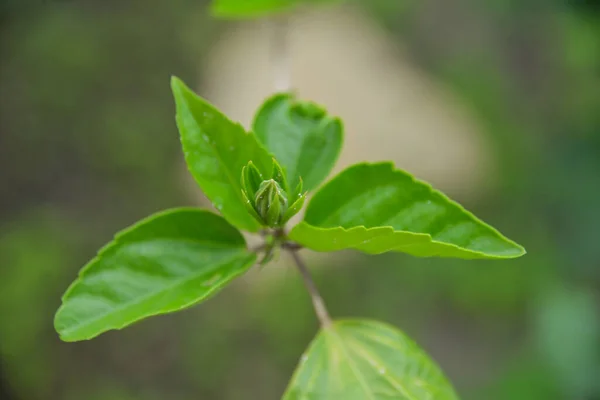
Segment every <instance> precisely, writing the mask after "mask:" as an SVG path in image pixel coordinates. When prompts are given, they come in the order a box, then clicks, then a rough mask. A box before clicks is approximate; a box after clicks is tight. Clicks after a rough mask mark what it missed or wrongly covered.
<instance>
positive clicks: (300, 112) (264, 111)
mask: <svg viewBox="0 0 600 400" xmlns="http://www.w3.org/2000/svg"><path fill="white" fill-rule="evenodd" d="M254 132H255V134H256V137H257V138H258V140H260V142H261V143H262V144H263V145H264V146H265V147H266V148H267V149H268V150H269V151H270V152H271V153H273V154H274V155H275V157H276V158H277V161H279V163H280V164H281V166H282V167H283V168H284V169H285V171H286V174H287V182H288V185H289V187H291V188H293V187H295V186H296V185H298V182H299V180H300V177H302V180H303V181H304V190H306V191H310V190H312V189H314V188H315V187H317V186H318V185H319V184H320V183H321V182H322V181H323V180H324V179H325V178H326V177H327V175H329V173H330V172H331V169H332V168H333V165H334V164H335V161H336V160H337V158H338V155H339V153H340V148H341V146H342V139H343V128H342V123H341V121H340V120H339V119H338V118H332V117H330V116H328V115H327V114H326V112H325V110H324V109H323V108H321V107H319V106H318V105H316V104H313V103H309V102H300V101H297V100H296V99H295V98H294V97H293V96H292V95H290V94H277V95H275V96H273V97H271V98H270V99H268V100H267V101H266V102H265V104H264V105H263V106H262V108H261V109H260V110H259V112H258V114H257V115H256V118H255V120H254Z"/></svg>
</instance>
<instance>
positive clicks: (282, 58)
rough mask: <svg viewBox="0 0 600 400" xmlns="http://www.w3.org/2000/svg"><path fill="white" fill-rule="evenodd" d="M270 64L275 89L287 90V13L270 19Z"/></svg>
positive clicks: (288, 61) (288, 88)
mask: <svg viewBox="0 0 600 400" xmlns="http://www.w3.org/2000/svg"><path fill="white" fill-rule="evenodd" d="M270 22H271V25H272V26H271V29H270V30H271V65H272V68H273V77H274V82H275V90H276V91H278V92H284V91H288V90H290V88H291V70H290V68H291V66H290V53H289V45H288V35H289V25H290V17H289V15H286V14H282V15H278V16H276V17H274V18H273V19H272V20H271V21H270Z"/></svg>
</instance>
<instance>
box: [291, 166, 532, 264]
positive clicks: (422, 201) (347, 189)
mask: <svg viewBox="0 0 600 400" xmlns="http://www.w3.org/2000/svg"><path fill="white" fill-rule="evenodd" d="M290 238H291V239H292V240H295V241H297V242H298V243H300V244H301V245H303V246H305V247H308V248H311V249H313V250H316V251H337V250H342V249H348V248H352V249H358V250H361V251H364V252H366V253H370V254H378V253H384V252H387V251H401V252H404V253H408V254H412V255H414V256H419V257H456V258H466V259H469V258H496V259H500V258H514V257H519V256H522V255H523V254H525V249H523V248H522V247H521V246H519V245H518V244H516V243H515V242H513V241H511V240H509V239H507V238H505V237H504V236H502V235H501V234H500V233H499V232H498V231H497V230H495V229H494V228H492V227H491V226H489V225H486V224H485V223H483V222H482V221H480V220H479V219H477V218H476V217H475V216H473V214H471V213H469V212H468V211H466V210H465V209H464V208H462V207H461V206H460V205H459V204H458V203H455V202H453V201H452V200H450V199H448V198H447V197H446V196H445V195H443V194H442V193H440V192H438V191H436V190H434V189H432V188H431V186H429V185H428V184H427V183H424V182H421V181H418V180H416V179H414V178H413V177H412V176H411V175H409V174H408V173H406V172H403V171H400V170H397V169H394V166H393V164H391V163H377V164H368V163H365V164H357V165H354V166H352V167H350V168H348V169H346V170H345V171H343V172H342V173H340V174H339V175H338V176H337V177H335V178H334V179H332V180H331V181H330V182H329V183H327V184H326V185H325V186H324V187H323V188H322V189H321V190H319V192H318V193H316V194H315V196H314V198H313V199H312V200H311V202H310V203H309V205H308V207H307V210H306V215H305V221H303V222H302V223H300V224H299V225H297V226H296V227H294V229H292V231H291V232H290Z"/></svg>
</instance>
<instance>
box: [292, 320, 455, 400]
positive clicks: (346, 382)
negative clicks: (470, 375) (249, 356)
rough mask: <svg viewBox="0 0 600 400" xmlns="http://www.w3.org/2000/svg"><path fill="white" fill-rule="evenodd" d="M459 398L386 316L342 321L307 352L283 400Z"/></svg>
mask: <svg viewBox="0 0 600 400" xmlns="http://www.w3.org/2000/svg"><path fill="white" fill-rule="evenodd" d="M300 399H311V400H329V399H344V400H365V399H368V400H389V399H397V400H433V399H435V400H458V396H457V395H456V393H455V392H454V389H453V388H452V386H451V385H450V383H449V382H448V380H447V379H446V378H445V377H444V375H443V373H442V371H441V370H440V369H439V367H438V366H437V365H436V364H435V362H433V361H432V360H431V359H429V357H427V355H426V354H425V353H424V352H423V351H422V350H421V349H420V348H419V347H418V346H417V345H416V344H415V343H414V342H413V341H412V340H411V339H409V338H408V337H407V336H406V335H404V334H403V333H402V332H400V331H399V330H397V329H395V328H393V327H392V326H389V325H387V324H383V323H381V322H375V321H366V320H345V321H337V322H335V323H334V324H333V326H331V327H329V328H325V329H322V330H321V331H320V332H319V334H318V335H317V337H316V338H315V339H314V340H313V342H312V343H311V344H310V346H309V348H308V350H307V352H306V353H305V354H304V355H303V356H302V358H301V360H300V365H299V366H298V368H297V370H296V372H295V373H294V376H293V377H292V380H291V382H290V384H289V386H288V388H287V390H286V392H285V394H284V396H283V400H300Z"/></svg>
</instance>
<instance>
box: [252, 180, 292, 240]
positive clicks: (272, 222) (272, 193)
mask: <svg viewBox="0 0 600 400" xmlns="http://www.w3.org/2000/svg"><path fill="white" fill-rule="evenodd" d="M254 204H255V210H256V213H257V214H258V215H259V216H260V217H261V218H262V220H263V222H264V224H265V225H267V226H269V227H271V228H275V227H279V226H281V224H282V223H283V219H284V215H285V213H286V211H287V206H288V202H287V194H286V193H285V192H284V190H283V189H282V188H281V186H279V184H278V183H277V182H276V181H275V180H274V179H269V180H267V181H263V182H262V183H261V184H260V187H259V188H258V191H257V192H256V197H255V199H254Z"/></svg>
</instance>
